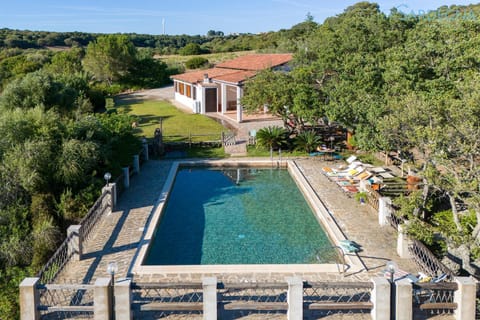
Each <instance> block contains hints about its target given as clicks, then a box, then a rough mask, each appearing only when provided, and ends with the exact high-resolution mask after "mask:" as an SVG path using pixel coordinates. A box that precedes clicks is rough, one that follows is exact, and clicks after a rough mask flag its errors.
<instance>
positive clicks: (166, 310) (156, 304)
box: [131, 283, 203, 319]
mask: <svg viewBox="0 0 480 320" xmlns="http://www.w3.org/2000/svg"><path fill="white" fill-rule="evenodd" d="M131 290H132V311H133V315H134V318H135V319H143V318H161V317H167V316H168V315H170V314H173V313H175V314H178V313H181V314H189V315H194V314H202V310H203V287H202V284H201V283H132V285H131Z"/></svg>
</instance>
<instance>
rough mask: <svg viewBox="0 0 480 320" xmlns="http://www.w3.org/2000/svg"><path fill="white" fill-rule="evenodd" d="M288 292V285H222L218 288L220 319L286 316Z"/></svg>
mask: <svg viewBox="0 0 480 320" xmlns="http://www.w3.org/2000/svg"><path fill="white" fill-rule="evenodd" d="M287 291H288V286H287V284H286V283H225V284H223V283H221V284H219V285H218V288H217V293H218V295H219V298H218V308H219V310H218V312H219V317H220V318H221V319H224V318H226V319H237V318H240V317H246V316H250V315H253V314H263V315H273V314H285V313H286V312H287V310H288V304H287Z"/></svg>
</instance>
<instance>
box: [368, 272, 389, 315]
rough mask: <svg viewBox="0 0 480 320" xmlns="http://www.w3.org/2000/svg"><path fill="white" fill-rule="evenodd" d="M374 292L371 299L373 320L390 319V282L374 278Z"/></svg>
mask: <svg viewBox="0 0 480 320" xmlns="http://www.w3.org/2000/svg"><path fill="white" fill-rule="evenodd" d="M372 282H373V290H372V294H371V299H372V302H373V309H372V312H371V316H372V320H389V319H390V282H389V281H388V280H387V279H385V278H380V277H378V278H372Z"/></svg>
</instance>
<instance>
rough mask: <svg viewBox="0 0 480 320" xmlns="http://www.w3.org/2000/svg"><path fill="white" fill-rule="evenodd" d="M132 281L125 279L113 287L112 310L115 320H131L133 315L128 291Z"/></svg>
mask: <svg viewBox="0 0 480 320" xmlns="http://www.w3.org/2000/svg"><path fill="white" fill-rule="evenodd" d="M131 282H132V280H130V279H125V280H119V281H117V282H115V287H114V289H115V290H114V291H115V292H114V294H113V296H114V300H113V301H114V308H115V319H116V320H132V319H133V313H132V309H131V307H130V306H131V305H132V291H131V290H130V285H131Z"/></svg>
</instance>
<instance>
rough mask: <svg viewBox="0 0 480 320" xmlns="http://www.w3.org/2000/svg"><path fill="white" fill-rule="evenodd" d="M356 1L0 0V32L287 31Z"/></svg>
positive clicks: (418, 5)
mask: <svg viewBox="0 0 480 320" xmlns="http://www.w3.org/2000/svg"><path fill="white" fill-rule="evenodd" d="M357 2H358V1H347V0H336V1H335V0H334V1H331V0H327V1H325V0H240V1H232V0H205V1H201V0H195V1H191V0H176V1H171V0H129V1H126V0H29V1H26V0H0V28H11V29H21V30H25V29H27V30H44V31H83V32H98V33H115V32H122V33H129V32H135V33H147V34H161V33H162V32H163V24H162V21H163V20H164V21H165V32H166V33H167V34H192V35H194V34H200V35H204V34H206V33H207V32H208V30H212V29H213V30H221V31H223V32H224V33H225V34H228V33H235V32H239V33H245V32H251V33H258V32H266V31H277V30H279V29H288V28H290V27H291V26H293V25H294V24H296V23H299V22H302V21H304V20H305V17H306V15H307V13H308V12H310V13H311V14H312V15H313V17H314V19H315V21H317V22H319V23H321V22H323V20H324V19H325V18H327V17H330V16H334V15H337V14H339V13H342V12H343V10H344V9H345V8H347V7H348V6H350V5H353V4H355V3H357ZM376 2H377V3H378V4H379V5H380V7H381V9H382V10H383V11H385V12H387V13H388V12H390V9H391V8H394V7H396V8H399V9H400V11H402V12H404V13H421V12H427V11H428V10H432V9H436V8H437V7H439V6H441V5H451V4H458V5H466V4H469V3H472V1H464V0H450V1H449V0H436V1H434V0H421V1H419V0H415V1H411V0H382V1H376Z"/></svg>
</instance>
